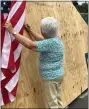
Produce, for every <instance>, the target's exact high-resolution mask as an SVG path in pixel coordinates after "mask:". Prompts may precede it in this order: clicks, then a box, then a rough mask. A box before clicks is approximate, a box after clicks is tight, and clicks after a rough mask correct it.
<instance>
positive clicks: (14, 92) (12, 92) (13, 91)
mask: <svg viewBox="0 0 89 109" xmlns="http://www.w3.org/2000/svg"><path fill="white" fill-rule="evenodd" d="M17 86H18V83H17V84H16V86H15V87H14V89H13V90H12V91H11V94H12V95H13V96H14V97H16V92H17Z"/></svg>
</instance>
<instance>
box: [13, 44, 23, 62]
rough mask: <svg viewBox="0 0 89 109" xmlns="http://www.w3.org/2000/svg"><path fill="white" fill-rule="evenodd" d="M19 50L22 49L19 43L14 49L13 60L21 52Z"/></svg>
mask: <svg viewBox="0 0 89 109" xmlns="http://www.w3.org/2000/svg"><path fill="white" fill-rule="evenodd" d="M21 50H22V45H21V44H19V45H18V47H17V49H16V50H15V51H14V59H15V62H16V61H17V59H18V58H19V56H20V53H21Z"/></svg>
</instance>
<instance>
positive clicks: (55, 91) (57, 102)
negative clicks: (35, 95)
mask: <svg viewBox="0 0 89 109" xmlns="http://www.w3.org/2000/svg"><path fill="white" fill-rule="evenodd" d="M5 27H6V29H7V30H8V31H9V32H10V33H11V34H12V35H13V36H14V37H15V38H16V39H17V40H18V41H19V42H20V43H21V44H23V45H24V46H25V47H27V48H28V49H31V50H33V51H36V52H40V59H39V60H40V66H39V70H40V74H41V77H42V79H43V81H44V91H43V93H44V94H45V99H44V100H45V103H46V104H47V107H49V108H62V107H63V103H62V100H61V82H62V80H63V76H64V69H63V56H64V46H63V43H62V40H61V37H60V36H58V27H59V25H58V22H57V20H56V19H54V18H53V17H46V18H44V19H42V20H41V33H42V35H38V34H37V33H35V32H33V31H32V30H31V29H30V28H29V27H28V26H25V27H26V30H27V31H28V32H29V33H30V34H29V35H32V36H33V37H34V38H35V40H36V41H32V40H30V39H28V38H26V37H24V36H22V35H20V34H19V33H17V32H16V31H14V29H13V27H12V25H11V23H10V21H7V22H6V23H5Z"/></svg>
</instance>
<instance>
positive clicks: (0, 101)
mask: <svg viewBox="0 0 89 109" xmlns="http://www.w3.org/2000/svg"><path fill="white" fill-rule="evenodd" d="M2 105H4V102H3V97H2V92H1V82H0V106H2Z"/></svg>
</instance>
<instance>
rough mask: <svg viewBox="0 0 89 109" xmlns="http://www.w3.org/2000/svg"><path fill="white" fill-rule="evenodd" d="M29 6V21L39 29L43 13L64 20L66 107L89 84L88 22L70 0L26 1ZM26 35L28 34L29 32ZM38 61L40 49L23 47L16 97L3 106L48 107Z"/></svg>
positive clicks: (64, 97)
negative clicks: (87, 60)
mask: <svg viewBox="0 0 89 109" xmlns="http://www.w3.org/2000/svg"><path fill="white" fill-rule="evenodd" d="M26 7H27V8H26V22H27V23H28V24H29V25H31V27H32V28H33V30H34V31H35V32H38V33H40V21H41V19H42V18H44V17H47V16H52V17H55V18H56V19H58V20H59V21H60V22H61V26H62V28H61V34H62V40H63V43H64V46H65V57H64V69H65V77H64V80H63V83H62V100H63V103H64V107H66V106H67V105H69V104H70V103H71V102H72V101H73V100H74V99H75V98H76V97H78V96H79V95H80V94H81V93H82V92H83V91H84V90H86V89H87V87H88V85H87V84H88V83H87V82H88V72H87V65H86V60H85V53H86V52H88V26H87V24H86V23H85V21H84V20H83V19H82V17H81V16H80V14H79V13H78V11H77V10H76V9H75V7H74V6H73V4H72V3H71V2H27V6H26ZM59 33H60V31H59ZM24 35H25V36H26V37H29V36H28V34H27V33H26V32H24ZM38 61H39V53H36V52H32V51H31V50H28V49H26V48H25V47H23V50H22V59H21V70H20V80H19V86H18V92H17V98H16V100H15V101H14V102H13V103H10V104H8V105H6V106H3V108H21V107H22V108H42V107H45V105H44V101H43V96H44V95H42V92H43V87H42V86H43V85H42V84H43V81H42V79H41V77H40V74H39V70H38V65H39V62H38Z"/></svg>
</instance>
